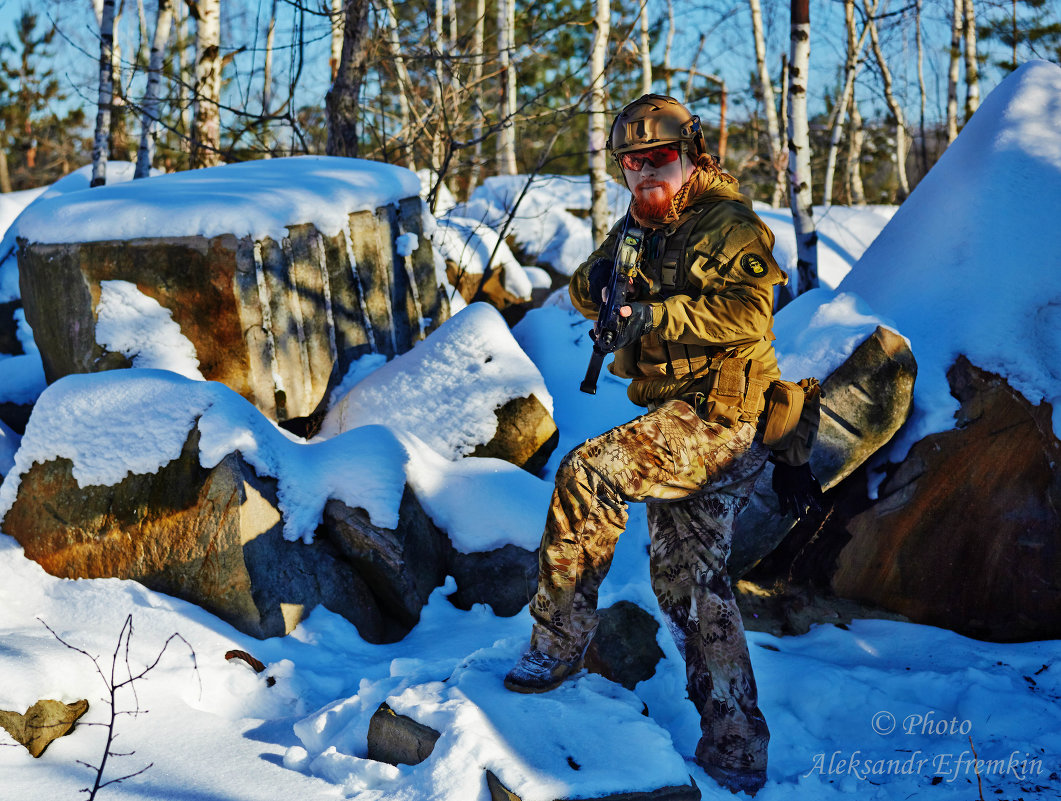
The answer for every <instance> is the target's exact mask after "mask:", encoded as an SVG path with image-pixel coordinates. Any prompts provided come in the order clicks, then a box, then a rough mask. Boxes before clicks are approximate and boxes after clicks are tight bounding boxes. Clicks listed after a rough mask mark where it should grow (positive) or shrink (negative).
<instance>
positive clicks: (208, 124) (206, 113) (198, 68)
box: [191, 0, 221, 168]
mask: <svg viewBox="0 0 1061 801" xmlns="http://www.w3.org/2000/svg"><path fill="white" fill-rule="evenodd" d="M195 60H196V63H195V101H194V103H193V116H192V160H191V166H192V168H197V167H211V166H213V165H215V164H220V163H221V108H220V103H221V3H220V0H199V19H198V20H197V21H196V25H195Z"/></svg>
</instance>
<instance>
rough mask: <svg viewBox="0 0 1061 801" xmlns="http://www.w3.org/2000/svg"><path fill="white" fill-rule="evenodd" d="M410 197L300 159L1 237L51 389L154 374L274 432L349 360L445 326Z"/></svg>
mask: <svg viewBox="0 0 1061 801" xmlns="http://www.w3.org/2000/svg"><path fill="white" fill-rule="evenodd" d="M418 193H419V184H418V182H417V179H416V176H415V175H414V174H413V173H412V172H409V171H408V170H404V169H403V168H400V167H395V166H391V165H385V164H379V163H375V162H367V161H360V160H356V159H337V158H329V157H301V158H292V159H272V160H266V161H256V162H250V163H242V164H232V165H225V166H221V167H214V168H210V169H204V170H191V171H188V172H181V173H174V174H170V175H161V176H156V177H152V178H149V179H145V180H142V181H132V182H128V183H123V184H117V185H113V186H111V185H108V186H103V187H98V188H95V189H88V190H83V191H80V192H72V193H68V194H64V195H61V196H57V197H52V198H42V199H41V200H39V201H37V202H36V203H34V204H33V205H32V206H31V207H30V208H28V209H27V210H26V211H25V212H24V213H23V214H22V215H21V216H20V217H19V219H18V221H17V223H16V224H15V228H16V230H17V235H18V242H19V252H18V260H19V272H20V275H21V284H22V296H23V297H22V300H23V303H24V305H25V309H26V315H27V319H28V321H29V323H30V325H31V326H32V327H33V330H34V335H35V337H36V340H37V343H38V345H39V347H40V351H41V355H42V358H43V361H44V366H45V372H46V374H47V377H48V380H49V381H54V380H55V379H57V378H59V377H61V376H63V375H67V374H70V373H75V372H92V371H98V370H105V369H110V368H113V367H124V366H130V365H132V366H137V367H139V366H167V367H168V368H169V369H174V368H173V367H171V366H170V365H164V364H163V363H162V362H160V359H166V358H168V359H169V360H170V361H171V362H173V361H175V362H177V363H178V364H179V368H178V371H179V372H181V373H183V374H185V375H189V376H195V377H199V376H201V377H204V378H206V379H208V380H217V381H221V382H223V383H225V384H227V385H228V386H230V387H232V388H233V389H235V390H236V391H237V392H239V393H240V394H241V395H243V396H244V397H245V398H247V399H248V400H250V401H251V402H253V403H254V404H255V405H256V406H257V407H258V408H259V409H261V410H262V411H263V412H264V413H265V414H267V415H268V416H270V417H271V418H272V419H274V420H277V421H282V420H290V419H293V418H301V417H306V416H309V415H311V414H313V413H314V412H315V411H317V409H318V406H320V405H321V402H322V401H323V400H324V399H325V397H326V394H327V391H328V389H329V388H330V386H332V385H333V384H334V382H335V381H337V380H338V378H339V377H341V376H342V375H344V374H345V372H346V370H347V368H348V367H349V365H350V364H351V363H352V362H353V361H354V360H355V359H357V358H359V357H360V356H362V355H364V354H365V353H369V352H376V353H382V354H385V355H387V356H393V355H395V354H397V353H401V352H404V351H406V350H409V349H410V348H411V347H412V346H413V344H414V343H416V342H417V341H419V340H421V339H423V338H424V337H425V336H426V335H427V333H429V332H430V331H431V330H433V329H434V328H435V327H437V326H438V325H439V324H440V323H441V322H442V321H443V320H445V319H446V317H447V316H448V308H449V307H448V302H447V299H446V296H445V293H444V292H440V290H439V280H438V278H437V276H436V274H435V264H434V257H433V255H432V252H431V246H430V242H429V241H428V240H427V238H426V237H425V236H424V235H423V234H424V232H423V225H422V221H423V209H422V203H421V201H420V199H419V196H418ZM121 287H124V291H123V292H119V291H118V289H119V288H121ZM108 324H109V326H110V327H109V329H108V331H109V332H110V333H105V332H101V330H100V329H101V325H103V326H104V327H106V326H107V325H108ZM163 330H164V331H165V333H164V335H163V336H161V337H160V332H162V331H163ZM115 331H116V333H115ZM160 339H161V340H162V341H163V342H164V343H166V344H164V345H163V346H162V348H163V350H164V351H165V352H164V353H163V354H162V355H161V356H160V355H159V354H158V353H154V352H151V351H149V349H148V345H149V344H150V343H154V344H155V345H156V347H157V346H158V342H159V341H160ZM174 353H175V354H176V356H173V354H174Z"/></svg>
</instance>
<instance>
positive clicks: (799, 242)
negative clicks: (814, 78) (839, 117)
mask: <svg viewBox="0 0 1061 801" xmlns="http://www.w3.org/2000/svg"><path fill="white" fill-rule="evenodd" d="M809 67H810V9H809V4H808V1H807V0H792V27H791V58H790V63H789V79H788V87H789V88H788V94H789V99H788V102H789V112H788V140H789V143H788V148H789V152H788V170H789V202H790V205H791V207H792V223H793V226H794V228H795V233H796V263H797V270H798V275H799V286H798V289H799V292H798V294H802V293H804V292H806V291H808V290H810V289H814V288H816V287H817V286H818V234H817V231H816V230H815V227H814V214H813V209H812V205H811V203H812V201H811V171H810V156H811V152H810V125H809V123H808V120H807V80H808V78H809V74H810V73H809Z"/></svg>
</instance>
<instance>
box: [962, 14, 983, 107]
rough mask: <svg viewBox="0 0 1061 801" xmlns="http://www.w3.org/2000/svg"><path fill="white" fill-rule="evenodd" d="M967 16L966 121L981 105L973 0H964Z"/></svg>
mask: <svg viewBox="0 0 1061 801" xmlns="http://www.w3.org/2000/svg"><path fill="white" fill-rule="evenodd" d="M962 11H963V14H964V17H965V121H966V122H968V121H969V118H970V117H971V116H973V112H974V111H976V109H978V108H979V107H980V76H979V72H978V69H977V64H976V9H975V8H974V7H973V0H963V5H962Z"/></svg>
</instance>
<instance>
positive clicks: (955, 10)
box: [947, 0, 965, 145]
mask: <svg viewBox="0 0 1061 801" xmlns="http://www.w3.org/2000/svg"><path fill="white" fill-rule="evenodd" d="M964 24H965V22H964V18H963V16H962V0H954V4H953V6H952V7H951V28H950V64H949V66H948V69H947V144H948V145H949V144H950V143H951V142H953V141H954V140H955V138H957V136H958V74H959V70H960V61H961V51H962V26H963V25H964Z"/></svg>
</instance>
